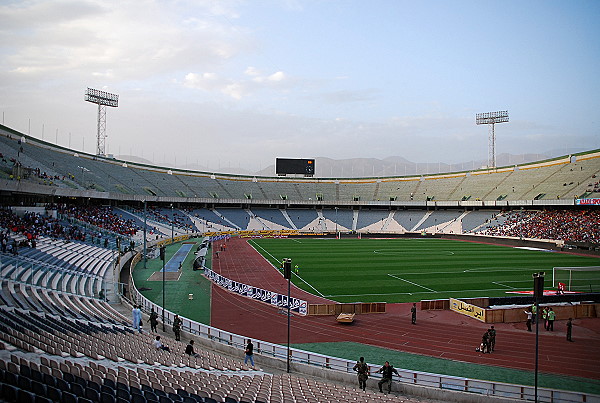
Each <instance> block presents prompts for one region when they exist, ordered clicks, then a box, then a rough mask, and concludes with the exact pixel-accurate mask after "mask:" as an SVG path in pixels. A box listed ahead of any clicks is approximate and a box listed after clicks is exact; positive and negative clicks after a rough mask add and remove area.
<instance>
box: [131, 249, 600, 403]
mask: <svg viewBox="0 0 600 403" xmlns="http://www.w3.org/2000/svg"><path fill="white" fill-rule="evenodd" d="M138 256H139V254H138ZM135 260H136V259H135V258H134V261H135ZM137 260H139V259H137ZM132 268H133V266H132ZM130 276H131V274H130ZM130 281H131V297H132V300H133V301H135V303H137V304H140V305H142V308H143V310H144V311H146V312H150V311H151V310H152V309H154V310H155V311H156V312H157V313H158V314H159V315H161V313H162V307H160V306H159V305H158V304H155V303H153V302H152V301H150V300H149V299H147V298H146V297H144V296H143V295H142V294H141V293H140V292H139V291H138V289H137V288H136V286H135V284H134V282H133V277H130ZM164 315H165V319H164V323H165V325H167V324H172V323H173V318H174V317H175V313H173V312H171V311H168V310H164ZM180 318H181V319H182V321H183V325H182V329H183V330H184V331H186V332H189V333H191V334H193V335H195V336H198V337H201V338H204V339H208V340H211V341H214V342H218V343H221V344H224V345H227V346H230V347H234V348H239V349H240V350H243V348H244V346H245V345H246V341H247V339H248V337H247V336H242V335H239V334H235V333H231V332H227V331H225V330H220V329H217V328H214V327H212V326H208V325H205V324H202V323H199V322H196V321H193V320H190V319H188V318H184V317H180ZM253 343H254V345H255V351H256V353H258V354H262V355H264V356H269V357H273V358H276V359H281V360H286V357H287V346H283V345H279V344H274V343H269V342H266V341H261V340H255V339H253ZM290 362H292V363H299V364H306V365H311V366H314V367H319V368H323V369H328V370H333V371H340V372H343V373H346V374H355V372H354V370H353V367H354V364H355V363H356V362H354V361H351V360H346V359H343V358H337V357H331V356H328V355H324V354H318V353H313V352H310V351H304V350H299V349H295V348H291V349H290ZM369 365H370V366H371V368H377V367H379V366H378V365H375V364H369ZM396 369H397V370H398V372H399V373H400V375H401V376H402V378H401V379H400V383H401V384H403V385H414V386H421V387H429V388H435V389H439V390H452V391H460V392H469V393H475V394H478V395H484V396H494V397H502V398H510V399H521V400H530V401H533V400H534V396H535V390H534V387H533V386H525V385H516V384H510V383H503V382H493V381H484V380H477V379H470V378H463V377H457V376H450V375H440V374H432V373H428V372H421V371H412V370H408V369H399V368H396ZM371 377H374V378H380V377H381V376H380V375H379V374H377V373H372V374H371ZM538 402H548V403H575V402H588V403H589V402H593V403H600V395H592V394H588V393H583V392H572V391H564V390H558V389H546V388H538Z"/></svg>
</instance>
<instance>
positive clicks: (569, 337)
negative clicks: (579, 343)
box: [567, 318, 573, 341]
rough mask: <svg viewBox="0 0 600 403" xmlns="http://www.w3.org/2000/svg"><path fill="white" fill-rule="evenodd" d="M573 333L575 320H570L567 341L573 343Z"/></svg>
mask: <svg viewBox="0 0 600 403" xmlns="http://www.w3.org/2000/svg"><path fill="white" fill-rule="evenodd" d="M572 331H573V318H569V320H568V321H567V341H573V339H572V338H571V332H572Z"/></svg>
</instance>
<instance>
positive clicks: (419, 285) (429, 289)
mask: <svg viewBox="0 0 600 403" xmlns="http://www.w3.org/2000/svg"><path fill="white" fill-rule="evenodd" d="M388 276H390V277H393V278H395V279H398V280H402V281H406V282H407V283H409V284H412V285H416V286H417V287H421V288H424V289H426V290H428V291H430V292H437V291H436V290H432V289H431V288H427V287H425V286H423V285H421V284H417V283H413V282H412V281H408V280H406V279H404V278H402V277H398V276H394V275H393V274H388Z"/></svg>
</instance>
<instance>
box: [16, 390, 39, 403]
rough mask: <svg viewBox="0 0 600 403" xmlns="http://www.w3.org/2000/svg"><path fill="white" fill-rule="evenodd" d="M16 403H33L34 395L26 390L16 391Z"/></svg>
mask: <svg viewBox="0 0 600 403" xmlns="http://www.w3.org/2000/svg"><path fill="white" fill-rule="evenodd" d="M17 402H19V403H35V395H34V394H33V393H31V392H30V391H28V390H24V389H18V390H17Z"/></svg>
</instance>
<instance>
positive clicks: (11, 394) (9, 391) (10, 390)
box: [1, 383, 18, 402]
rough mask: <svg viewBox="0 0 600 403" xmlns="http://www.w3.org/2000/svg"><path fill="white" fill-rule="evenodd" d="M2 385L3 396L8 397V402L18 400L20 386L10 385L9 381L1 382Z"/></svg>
mask: <svg viewBox="0 0 600 403" xmlns="http://www.w3.org/2000/svg"><path fill="white" fill-rule="evenodd" d="M1 386H2V396H3V397H4V399H6V401H7V402H16V401H17V390H18V388H17V387H16V386H14V385H9V384H8V383H3V384H1Z"/></svg>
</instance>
